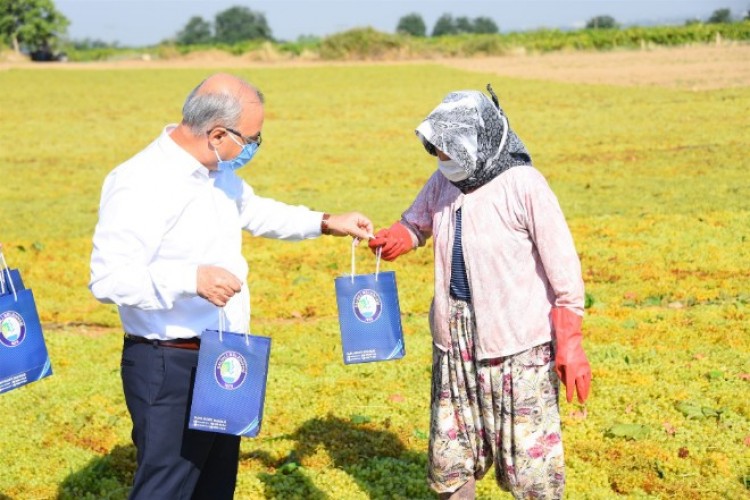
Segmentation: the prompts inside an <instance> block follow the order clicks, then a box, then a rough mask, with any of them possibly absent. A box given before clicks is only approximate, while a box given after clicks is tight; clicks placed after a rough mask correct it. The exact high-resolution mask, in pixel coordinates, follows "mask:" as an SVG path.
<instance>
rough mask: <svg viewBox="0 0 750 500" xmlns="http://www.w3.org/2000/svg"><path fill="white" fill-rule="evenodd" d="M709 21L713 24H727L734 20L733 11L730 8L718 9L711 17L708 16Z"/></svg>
mask: <svg viewBox="0 0 750 500" xmlns="http://www.w3.org/2000/svg"><path fill="white" fill-rule="evenodd" d="M708 22H709V23H713V24H727V23H731V22H732V12H731V11H730V10H729V9H716V10H715V11H714V13H713V14H711V17H709V18H708Z"/></svg>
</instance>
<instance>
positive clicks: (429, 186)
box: [401, 172, 442, 247]
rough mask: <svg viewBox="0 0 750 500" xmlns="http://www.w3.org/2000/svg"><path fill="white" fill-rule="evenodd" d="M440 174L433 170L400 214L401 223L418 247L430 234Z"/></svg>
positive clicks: (422, 244)
mask: <svg viewBox="0 0 750 500" xmlns="http://www.w3.org/2000/svg"><path fill="white" fill-rule="evenodd" d="M440 175H442V174H440V173H439V172H435V173H434V174H433V175H432V177H430V179H429V180H428V181H427V183H426V184H425V185H424V186H423V187H422V190H421V191H420V192H419V194H418V195H417V197H416V198H415V199H414V202H413V203H412V204H411V206H410V207H409V208H408V209H407V210H406V212H404V213H403V214H402V215H401V223H402V224H403V225H404V226H406V227H407V228H408V229H409V230H410V231H411V232H412V233H413V234H414V236H415V237H416V239H417V245H418V246H420V247H421V246H424V244H425V243H426V242H427V238H429V237H430V236H432V216H433V213H434V205H435V200H436V195H437V192H438V189H439V187H438V182H439V180H440V179H439V177H438V176H440Z"/></svg>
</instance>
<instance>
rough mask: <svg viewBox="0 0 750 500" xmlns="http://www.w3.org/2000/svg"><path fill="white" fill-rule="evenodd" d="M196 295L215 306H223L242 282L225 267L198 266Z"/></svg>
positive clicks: (238, 289) (239, 287)
mask: <svg viewBox="0 0 750 500" xmlns="http://www.w3.org/2000/svg"><path fill="white" fill-rule="evenodd" d="M197 288H198V295H199V296H200V297H203V298H204V299H206V300H207V301H209V302H210V303H212V304H213V305H215V306H219V307H224V306H225V305H226V304H227V302H229V299H231V298H232V297H233V296H234V294H236V293H238V292H239V291H240V289H241V288H242V282H241V281H240V280H239V278H237V276H235V275H234V274H232V273H230V272H229V271H227V270H226V269H224V268H222V267H217V266H198V287H197Z"/></svg>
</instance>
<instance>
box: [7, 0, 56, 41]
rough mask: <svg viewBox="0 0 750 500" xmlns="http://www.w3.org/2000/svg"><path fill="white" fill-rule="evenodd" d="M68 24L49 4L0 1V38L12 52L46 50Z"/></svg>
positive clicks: (46, 0) (38, 0)
mask: <svg viewBox="0 0 750 500" xmlns="http://www.w3.org/2000/svg"><path fill="white" fill-rule="evenodd" d="M68 24H70V21H68V19H67V18H66V17H65V16H64V15H62V14H61V13H60V12H59V11H58V10H57V9H55V5H54V3H52V0H0V37H2V38H3V39H4V40H5V41H6V43H9V44H10V45H11V46H12V47H13V50H15V51H16V52H21V47H22V46H25V47H27V48H29V49H31V50H32V51H33V50H38V49H49V47H50V46H52V45H54V44H55V43H56V42H57V40H58V39H59V37H61V36H62V35H64V34H65V33H66V30H67V28H68Z"/></svg>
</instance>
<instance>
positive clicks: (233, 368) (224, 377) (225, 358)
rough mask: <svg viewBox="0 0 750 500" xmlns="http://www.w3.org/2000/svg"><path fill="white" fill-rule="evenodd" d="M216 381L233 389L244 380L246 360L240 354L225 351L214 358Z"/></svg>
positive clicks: (225, 387)
mask: <svg viewBox="0 0 750 500" xmlns="http://www.w3.org/2000/svg"><path fill="white" fill-rule="evenodd" d="M214 374H215V375H216V382H218V384H219V385H220V386H221V387H222V388H223V389H228V390H230V391H233V390H235V389H237V388H238V387H239V386H241V385H242V383H243V382H244V381H245V377H246V376H247V361H245V358H244V357H243V356H242V354H240V353H238V352H235V351H227V352H224V353H222V355H221V356H219V359H217V360H216V369H215V371H214Z"/></svg>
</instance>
